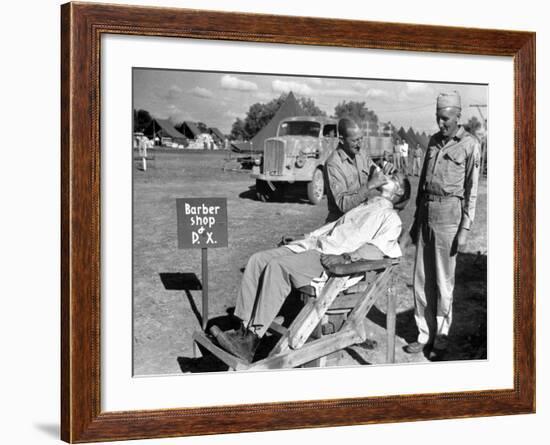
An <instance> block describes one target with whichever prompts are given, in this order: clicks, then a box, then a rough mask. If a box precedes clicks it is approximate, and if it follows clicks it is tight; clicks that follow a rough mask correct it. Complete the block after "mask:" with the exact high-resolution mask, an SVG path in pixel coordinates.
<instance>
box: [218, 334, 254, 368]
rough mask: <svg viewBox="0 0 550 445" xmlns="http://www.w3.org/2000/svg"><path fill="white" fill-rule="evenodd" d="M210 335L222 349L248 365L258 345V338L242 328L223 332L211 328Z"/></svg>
mask: <svg viewBox="0 0 550 445" xmlns="http://www.w3.org/2000/svg"><path fill="white" fill-rule="evenodd" d="M210 333H211V334H212V335H213V336H214V337H215V338H216V340H217V341H218V344H219V345H220V346H221V347H222V348H223V349H225V350H226V351H227V352H229V353H231V354H233V355H235V356H237V357H239V358H240V359H242V360H244V361H246V362H248V363H250V362H251V361H252V359H253V358H254V354H255V353H256V349H257V348H258V345H259V343H260V338H259V337H258V336H257V335H256V334H255V333H254V332H252V331H250V330H249V329H246V328H244V327H242V328H240V329H238V330H236V331H227V332H223V331H221V330H220V329H219V328H218V327H217V326H212V328H211V329H210Z"/></svg>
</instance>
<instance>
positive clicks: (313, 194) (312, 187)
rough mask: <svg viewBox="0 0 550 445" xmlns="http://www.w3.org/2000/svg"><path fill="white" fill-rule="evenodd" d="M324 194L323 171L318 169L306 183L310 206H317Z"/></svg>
mask: <svg viewBox="0 0 550 445" xmlns="http://www.w3.org/2000/svg"><path fill="white" fill-rule="evenodd" d="M324 194H325V181H324V179H323V170H321V169H320V168H318V169H316V170H315V171H314V172H313V178H312V179H311V181H309V182H308V183H307V197H308V199H309V202H311V203H312V204H315V205H317V204H319V203H320V202H321V200H322V199H323V195H324Z"/></svg>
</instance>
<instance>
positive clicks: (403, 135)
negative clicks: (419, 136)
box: [397, 127, 416, 148]
mask: <svg viewBox="0 0 550 445" xmlns="http://www.w3.org/2000/svg"><path fill="white" fill-rule="evenodd" d="M397 135H398V136H399V137H400V138H401V139H405V141H406V142H407V144H409V148H413V147H415V146H416V142H415V141H414V140H413V139H411V137H410V135H409V133H407V132H406V131H405V129H404V128H403V127H401V128H400V129H399V131H398V132H397Z"/></svg>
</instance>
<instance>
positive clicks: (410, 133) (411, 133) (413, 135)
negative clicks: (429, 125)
mask: <svg viewBox="0 0 550 445" xmlns="http://www.w3.org/2000/svg"><path fill="white" fill-rule="evenodd" d="M407 135H408V136H409V138H410V140H411V142H413V145H412V147H416V144H420V141H419V140H418V139H417V137H416V133H415V132H414V130H413V128H412V127H409V131H407ZM409 144H410V142H409ZM420 145H422V144H420Z"/></svg>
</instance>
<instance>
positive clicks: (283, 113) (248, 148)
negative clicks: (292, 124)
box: [231, 91, 306, 153]
mask: <svg viewBox="0 0 550 445" xmlns="http://www.w3.org/2000/svg"><path fill="white" fill-rule="evenodd" d="M305 114H306V113H305V112H304V110H303V109H302V107H301V106H300V104H299V103H298V101H297V100H296V97H295V96H294V94H293V93H292V91H291V92H290V93H288V96H287V98H286V100H285V101H284V103H283V104H282V105H281V107H280V108H279V109H278V110H277V112H276V113H275V116H273V117H272V118H271V120H270V121H269V122H268V123H267V125H265V127H263V128H262V129H261V130H260V131H259V132H258V133H257V134H256V136H254V137H253V138H252V139H251V140H250V142H242V141H241V142H238V141H235V142H232V143H231V149H232V150H233V151H236V152H255V153H262V152H263V150H264V141H265V140H266V139H267V138H271V137H274V136H276V135H277V128H278V127H279V122H281V120H283V119H286V118H287V117H292V116H303V115H305Z"/></svg>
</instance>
